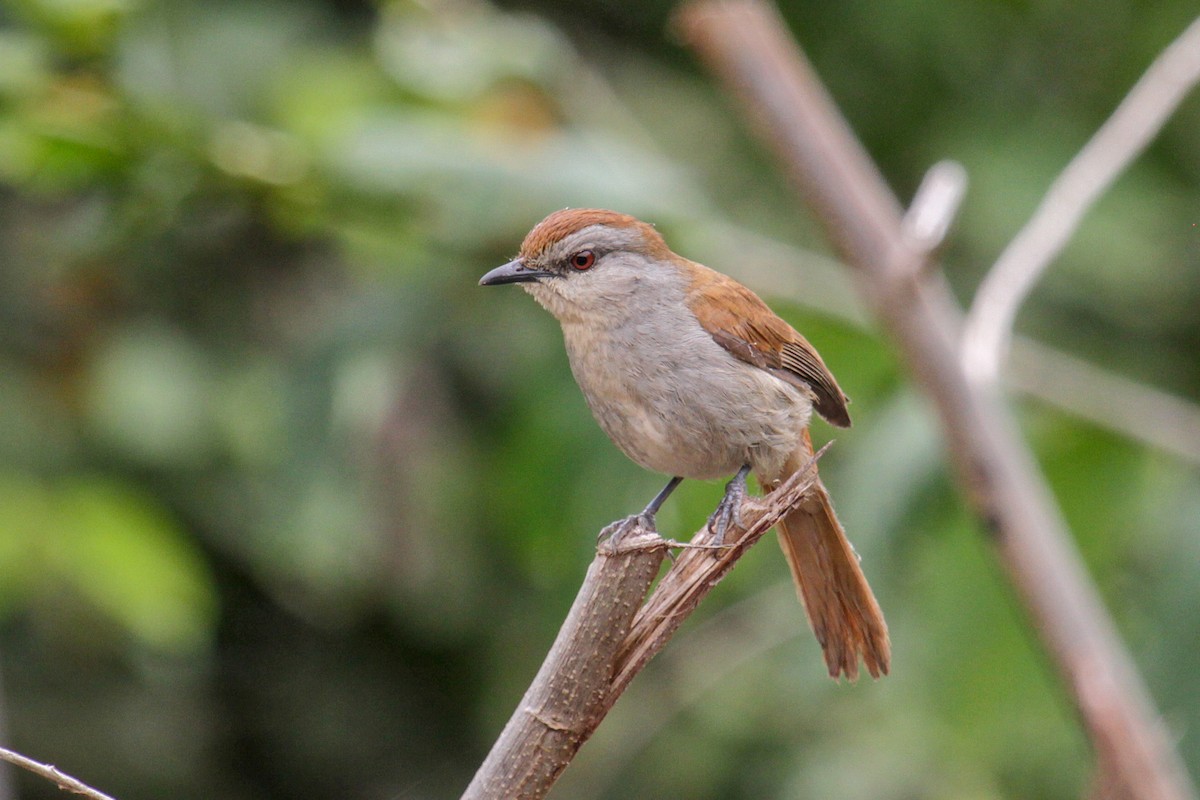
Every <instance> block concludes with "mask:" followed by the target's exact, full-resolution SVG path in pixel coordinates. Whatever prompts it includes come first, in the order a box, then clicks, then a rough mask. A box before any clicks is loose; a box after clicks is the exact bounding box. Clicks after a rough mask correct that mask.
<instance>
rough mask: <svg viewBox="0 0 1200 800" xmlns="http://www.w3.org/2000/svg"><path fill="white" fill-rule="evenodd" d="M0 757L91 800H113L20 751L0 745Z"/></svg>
mask: <svg viewBox="0 0 1200 800" xmlns="http://www.w3.org/2000/svg"><path fill="white" fill-rule="evenodd" d="M0 759H3V760H4V761H7V762H8V763H10V764H15V765H16V766H18V767H21V768H22V769H26V770H29V771H30V772H32V773H33V774H34V775H40V776H41V777H43V778H45V779H46V780H48V781H50V782H52V783H55V784H57V785H58V788H60V789H62V790H63V791H66V792H70V793H71V794H78V795H83V796H84V797H88V798H91V800H113V798H112V797H111V796H109V795H107V794H105V793H104V792H101V791H98V790H96V789H93V788H92V787H90V786H88V785H87V784H86V783H84V782H82V781H80V780H77V779H75V778H72V777H71V776H70V775H67V774H66V773H65V772H63V771H62V770H60V769H59V768H58V767H56V766H54V765H53V764H43V763H41V762H40V761H34V760H33V759H32V758H26V757H25V756H23V755H21V754H20V753H17V752H14V751H12V750H9V749H7V748H4V747H0Z"/></svg>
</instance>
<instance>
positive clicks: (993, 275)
mask: <svg viewBox="0 0 1200 800" xmlns="http://www.w3.org/2000/svg"><path fill="white" fill-rule="evenodd" d="M1197 83H1200V18H1197V19H1196V20H1195V21H1194V22H1193V23H1192V24H1191V25H1189V26H1188V28H1187V29H1186V30H1185V31H1184V32H1183V33H1181V34H1180V35H1179V38H1177V39H1176V40H1175V41H1174V42H1172V43H1171V44H1170V46H1168V47H1167V49H1165V50H1163V51H1162V53H1161V54H1159V56H1158V58H1156V59H1155V60H1154V63H1153V64H1151V65H1150V68H1149V69H1147V70H1146V73H1145V74H1144V75H1142V77H1141V79H1140V80H1138V82H1137V83H1136V84H1134V86H1133V88H1132V89H1131V90H1130V91H1129V94H1127V95H1126V96H1125V99H1124V100H1122V101H1121V104H1120V105H1119V106H1117V109H1116V111H1114V112H1113V114H1112V116H1111V117H1109V118H1108V121H1107V122H1105V123H1104V124H1103V125H1102V126H1101V127H1100V129H1099V130H1098V131H1096V134H1095V135H1094V136H1093V137H1092V138H1091V140H1090V141H1089V142H1088V143H1087V144H1086V145H1084V148H1083V149H1082V150H1080V151H1079V153H1078V154H1077V155H1076V156H1075V157H1074V158H1073V159H1071V162H1070V163H1069V164H1067V167H1066V169H1064V170H1063V171H1062V174H1060V175H1059V176H1058V178H1056V179H1055V181H1054V183H1053V184H1051V186H1050V190H1049V191H1048V192H1046V196H1045V197H1043V198H1042V202H1041V204H1040V205H1039V206H1038V208H1037V210H1036V211H1035V212H1034V214H1033V217H1032V218H1031V219H1030V220H1029V222H1027V223H1026V224H1025V227H1024V228H1022V229H1021V231H1020V232H1019V233H1018V234H1017V235H1016V237H1014V238H1013V240H1012V241H1011V242H1009V244H1008V247H1006V248H1004V252H1003V253H1001V254H1000V258H999V259H998V260H997V261H996V263H995V265H994V266H993V267H992V269H991V270H990V271H989V272H988V274H987V276H986V277H985V278H984V280H983V283H981V284H980V286H979V291H978V292H977V293H976V294H975V300H974V301H973V302H972V303H971V311H970V313H969V314H968V315H967V323H966V329H965V331H964V336H963V341H962V360H963V366H964V368H965V369H966V371H967V377H969V378H971V379H972V380H980V381H986V382H989V383H994V382H995V381H996V380H998V378H999V375H1000V369H1001V367H1002V365H1003V363H1004V360H1005V359H1006V358H1007V357H1008V350H1009V347H1010V344H1011V341H1012V330H1013V322H1014V321H1015V319H1016V316H1017V310H1018V309H1019V308H1020V307H1021V303H1022V302H1024V300H1025V298H1026V297H1027V296H1028V294H1029V292H1030V290H1031V289H1033V286H1034V284H1036V283H1037V280H1038V278H1039V277H1041V275H1042V273H1043V272H1045V271H1046V268H1047V267H1049V266H1050V262H1051V261H1053V260H1054V258H1055V257H1056V256H1057V255H1058V254H1059V253H1060V252H1062V249H1063V248H1064V247H1065V246H1066V244H1067V242H1069V241H1070V239H1071V236H1072V234H1074V233H1075V229H1076V228H1077V227H1078V226H1079V223H1080V221H1082V219H1083V216H1084V214H1086V213H1087V211H1088V209H1089V208H1091V207H1092V205H1093V204H1094V203H1095V202H1096V201H1097V200H1099V199H1100V197H1101V196H1103V194H1104V193H1105V192H1106V191H1107V190H1108V187H1109V186H1111V185H1112V183H1113V181H1115V180H1116V179H1117V176H1119V175H1120V174H1121V173H1122V172H1123V171H1124V170H1125V168H1126V167H1127V166H1128V165H1129V164H1130V162H1132V161H1133V160H1134V159H1135V158H1137V157H1138V155H1139V154H1141V152H1142V151H1143V150H1145V149H1146V146H1147V145H1148V144H1150V141H1151V140H1152V139H1153V138H1154V137H1155V136H1156V135H1158V132H1159V130H1161V129H1162V126H1163V125H1165V124H1166V122H1167V120H1168V119H1169V118H1170V116H1171V114H1173V113H1174V112H1175V109H1176V108H1178V106H1179V104H1180V103H1181V102H1183V99H1184V98H1185V97H1186V96H1187V94H1188V93H1189V92H1190V91H1191V90H1192V89H1193V88H1194V87H1195V85H1196V84H1197Z"/></svg>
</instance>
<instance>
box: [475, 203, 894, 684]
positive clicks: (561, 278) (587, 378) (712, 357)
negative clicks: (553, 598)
mask: <svg viewBox="0 0 1200 800" xmlns="http://www.w3.org/2000/svg"><path fill="white" fill-rule="evenodd" d="M479 283H480V284H481V285H484V286H497V285H504V284H519V285H520V286H521V287H522V288H523V289H524V290H525V291H526V292H528V293H529V294H530V295H532V296H533V298H534V300H536V301H537V302H538V303H539V304H540V305H541V306H542V307H543V308H545V309H546V310H547V311H549V312H550V314H552V315H553V316H554V317H555V318H556V319H557V320H558V322H559V323H560V325H561V327H562V333H563V341H564V344H565V346H566V351H567V356H568V360H569V362H570V366H571V371H572V374H573V375H574V377H575V380H576V382H577V383H578V384H579V388H580V390H581V391H582V392H583V396H584V399H585V400H586V402H587V405H588V407H589V408H590V409H591V411H592V413H593V415H594V416H595V418H596V421H597V422H598V423H599V424H600V427H601V428H602V429H603V430H604V432H605V433H607V434H608V436H609V438H610V439H612V441H613V443H614V444H616V446H617V447H618V448H619V449H620V450H621V451H622V452H623V453H624V454H625V455H626V456H628V457H629V458H630V459H631V460H632V461H634V462H635V463H636V464H638V465H639V466H641V467H643V468H644V469H647V470H650V471H653V472H659V473H662V474H665V475H669V476H671V479H670V481H669V482H668V483H667V485H666V486H665V487H664V488H663V490H662V491H661V492H659V494H658V495H657V496H655V497H654V499H653V500H651V502H650V503H649V504H648V505H647V506H646V508H645V509H644V510H643V511H642V512H641V513H640V514H635V515H632V516H630V517H628V518H627V519H626V520H625V522H626V523H632V522H634V521H638V522H641V523H642V524H643V525H644V526H645V527H646V528H647V529H649V530H654V516H655V514H656V512H657V511H658V510H659V508H660V507H661V505H662V503H663V502H664V501H665V500H666V499H667V497H668V496H669V495H670V494H671V492H672V491H674V489H675V487H677V486H678V485H679V483H680V482H681V481H682V480H684V479H697V480H713V479H716V478H723V477H727V476H730V475H732V476H733V478H732V480H730V481H729V483H728V485H727V487H726V491H725V495H724V497H723V498H722V500H721V503H720V504H719V505H718V507H717V510H716V511H715V512H714V513H713V516H712V517H710V520H709V524H710V526H712V528H713V531H714V533H715V534H716V538H717V540H718V541H720V540H721V539H722V538H723V535H724V533H725V532H726V531H727V530H728V529H729V527H730V526H731V525H736V524H738V522H739V520H738V511H737V510H738V508H739V507H740V505H741V502H742V500H743V499H744V498H745V497H746V495H747V491H748V490H747V488H746V476H747V474H748V473H749V472H750V471H751V470H753V471H754V473H755V475H756V477H757V479H758V482H759V485H760V486H761V487H762V488H763V490H764V491H767V492H770V491H772V490H773V489H775V488H776V487H778V486H779V485H780V484H781V483H782V482H783V481H785V480H786V479H787V478H788V477H789V476H790V475H792V474H793V473H795V472H796V471H797V470H799V469H801V468H803V467H804V466H805V465H807V464H808V463H809V462H810V460H811V458H812V453H813V449H812V440H811V438H810V436H809V432H808V426H809V422H810V420H811V417H812V413H813V412H814V411H815V412H816V413H817V414H818V415H820V416H821V417H823V418H824V419H825V420H827V421H828V422H829V423H831V424H832V425H835V426H838V427H849V425H850V414H849V411H848V409H847V404H848V402H849V400H848V398H847V397H846V395H845V394H843V392H842V390H841V388H840V387H839V386H838V384H837V381H836V380H835V379H834V377H833V374H832V373H831V372H830V371H829V369H828V367H826V366H825V362H824V361H823V360H822V359H821V356H820V355H819V354H818V353H817V351H816V349H815V348H814V347H813V346H812V345H811V344H809V342H808V340H807V339H805V338H804V337H803V336H801V335H800V333H798V332H797V331H796V330H795V329H794V328H793V327H792V326H791V325H789V324H788V323H787V322H785V321H784V320H783V319H782V318H781V317H779V316H778V315H776V314H775V313H774V312H773V311H772V310H771V309H770V308H769V307H768V306H767V304H766V303H764V302H763V301H762V300H761V299H760V298H759V297H758V295H756V294H754V292H752V291H751V290H750V289H748V288H746V287H745V286H743V285H742V284H741V283H739V282H737V281H736V280H734V279H733V278H730V277H728V276H726V275H724V274H722V273H720V272H717V271H716V270H713V269H710V268H708V267H706V266H704V265H702V264H698V263H696V262H694V261H690V260H688V259H686V258H684V257H682V256H679V255H677V254H675V253H674V252H673V251H672V250H671V249H670V248H669V247H668V246H667V244H666V241H665V240H664V239H663V237H662V235H661V234H660V233H659V232H658V231H657V230H656V229H655V228H654V227H653V226H652V225H650V224H648V223H645V222H642V221H641V220H639V219H637V218H636V217H633V216H630V215H628V214H623V213H620V212H616V211H609V210H605V209H595V208H575V209H563V210H560V211H555V212H553V213H551V214H550V215H549V216H547V217H546V218H545V219H543V220H542V221H541V222H539V223H538V224H537V225H535V226H534V227H533V228H532V229H531V230H530V231H529V233H528V235H527V236H526V237H525V239H524V241H523V242H522V244H521V248H520V253H519V255H518V256H517V257H516V258H514V259H513V260H511V261H509V262H507V263H505V264H503V265H501V266H499V267H496V268H495V269H493V270H491V271H490V272H488V273H487V274H485V275H484V276H483V277H482V278H481V279H480V281H479ZM626 527H628V525H626ZM777 528H778V534H779V541H780V545H781V547H782V550H783V554H784V556H785V558H786V560H787V563H788V565H789V567H790V568H791V573H792V577H793V580H794V582H795V584H796V589H797V594H798V596H799V599H800V601H801V604H802V605H803V607H804V610H805V612H806V614H807V617H808V620H809V624H810V626H811V627H812V630H813V632H814V634H815V635H816V638H817V640H818V642H819V643H820V645H821V648H822V650H823V653H824V657H825V664H826V667H827V668H828V671H829V674H830V676H831V677H833V678H835V679H838V678H839V677H840V676H841V675H845V677H846V678H848V679H849V680H855V679H856V678H857V677H858V669H859V662H860V659H861V661H862V663H863V664H864V665H865V666H866V668H867V670H868V671H869V672H870V673H871V675H872V676H873V677H875V678H878V677H880V675H885V674H887V672H888V669H889V667H890V662H891V643H890V640H889V637H888V629H887V623H886V622H885V620H884V617H883V613H882V611H881V610H880V608H879V603H878V602H877V601H876V599H875V595H874V594H873V592H872V591H871V587H870V585H869V584H868V583H867V579H866V577H865V575H864V574H863V571H862V568H861V566H860V564H859V560H858V556H857V554H856V553H855V551H854V548H853V547H852V546H851V544H850V541H849V539H847V537H846V533H845V531H844V530H843V528H842V525H841V523H840V522H839V521H838V518H837V515H836V514H835V513H834V510H833V504H832V501H831V500H830V497H829V493H828V491H827V490H826V488H825V486H824V484H822V483H821V482H820V479H819V478H818V479H817V481H816V483H814V485H813V487H812V489H811V490H810V491H809V492H808V493H807V494H806V495H805V497H804V498H802V500H801V501H799V502H798V504H797V505H796V506H795V507H794V508H792V509H790V510H789V511H788V512H787V513H786V514H785V515H784V517H783V518H782V520H781V521H780V523H779V524H778V526H777Z"/></svg>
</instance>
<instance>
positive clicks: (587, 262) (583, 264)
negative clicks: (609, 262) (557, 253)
mask: <svg viewBox="0 0 1200 800" xmlns="http://www.w3.org/2000/svg"><path fill="white" fill-rule="evenodd" d="M595 263H596V254H595V253H593V252H592V251H591V250H580V251H579V252H578V253H576V254H575V255H573V256H571V266H572V267H574V268H575V269H577V270H579V271H580V272H583V271H584V270H585V269H591V268H592V264H595Z"/></svg>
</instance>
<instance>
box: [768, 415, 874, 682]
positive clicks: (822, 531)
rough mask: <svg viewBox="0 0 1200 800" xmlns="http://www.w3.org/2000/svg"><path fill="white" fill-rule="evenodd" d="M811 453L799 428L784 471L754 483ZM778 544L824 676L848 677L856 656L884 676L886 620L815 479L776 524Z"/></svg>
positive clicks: (806, 458) (789, 471)
mask: <svg viewBox="0 0 1200 800" xmlns="http://www.w3.org/2000/svg"><path fill="white" fill-rule="evenodd" d="M812 452H813V450H812V441H811V440H810V439H809V437H808V431H805V432H804V436H803V439H802V441H801V444H800V447H798V448H797V449H796V452H795V453H794V454H793V455H792V457H791V458H790V459H789V460H788V464H787V466H786V467H785V468H784V474H783V475H782V476H781V477H780V478H779V479H777V480H767V481H764V480H762V478H763V476H759V482H760V483H761V484H763V485H764V486H766V487H767V488H768V489H771V488H773V487H774V486H777V485H778V484H779V483H780V482H781V481H783V480H786V479H787V477H788V476H790V475H791V474H792V473H794V472H795V471H796V470H798V469H800V468H801V467H803V466H804V465H805V464H807V463H808V461H809V459H811V458H812ZM779 544H780V546H781V547H782V548H783V554H784V556H785V557H786V558H787V562H788V566H789V567H791V568H792V578H793V579H794V580H795V581H796V593H797V594H798V595H799V596H800V602H801V603H803V604H804V610H805V612H806V613H807V614H808V621H809V624H810V625H812V629H813V633H815V634H816V636H817V641H818V642H820V643H821V649H823V650H824V651H825V663H826V665H827V666H828V667H829V674H830V676H832V677H834V678H837V677H839V675H841V674H845V676H846V677H847V678H849V679H850V680H854V679H855V678H857V677H858V662H859V659H860V658H861V659H862V662H863V664H864V665H865V666H866V668H867V670H868V671H869V672H870V673H871V675H872V677H875V678H878V677H879V676H880V675H886V674H887V671H888V666H889V663H890V661H891V650H892V646H891V642H890V641H889V640H888V630H887V623H886V622H885V621H884V619H883V612H882V611H880V610H879V603H877V602H876V601H875V595H874V594H873V593H872V592H871V587H870V585H868V584H867V578H866V576H865V575H863V571H862V569H861V568H860V567H859V565H858V555H857V554H856V553H855V552H854V548H853V547H851V546H850V541H849V540H848V539H847V538H846V532H845V531H844V530H842V525H841V523H840V522H838V518H837V515H835V514H834V513H833V504H832V503H831V502H830V500H829V493H828V492H826V491H825V487H824V485H822V483H821V480H820V478H818V479H817V482H816V483H815V484H813V487H812V489H811V490H810V491H809V493H808V494H807V495H806V496H805V497H804V499H803V500H801V501H800V503H799V504H798V505H797V506H796V508H795V509H794V510H792V511H791V512H789V513H788V515H787V516H786V517H784V518H783V520H782V521H781V522H780V523H779Z"/></svg>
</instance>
